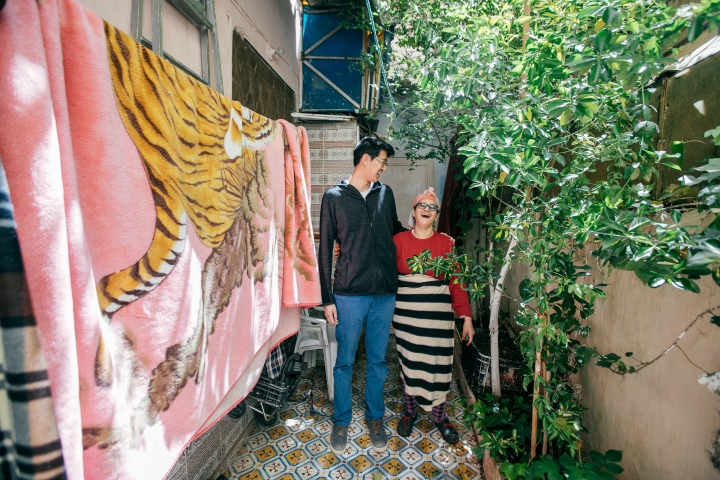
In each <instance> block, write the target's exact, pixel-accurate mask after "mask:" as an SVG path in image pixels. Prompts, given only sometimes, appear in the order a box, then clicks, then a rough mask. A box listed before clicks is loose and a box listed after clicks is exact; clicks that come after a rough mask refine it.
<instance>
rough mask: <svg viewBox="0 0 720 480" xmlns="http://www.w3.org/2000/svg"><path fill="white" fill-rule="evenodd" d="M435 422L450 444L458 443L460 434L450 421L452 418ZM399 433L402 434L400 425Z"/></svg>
mask: <svg viewBox="0 0 720 480" xmlns="http://www.w3.org/2000/svg"><path fill="white" fill-rule="evenodd" d="M401 421H402V420H401ZM433 423H435V426H436V427H437V429H438V430H440V435H442V437H443V439H444V440H445V441H446V442H447V443H449V444H450V445H452V444H453V443H457V442H458V440H460V436H459V435H458V432H457V430H455V427H454V426H453V424H452V423H450V420H448V419H447V418H445V420H443V421H442V422H433ZM398 434H400V428H399V426H398Z"/></svg>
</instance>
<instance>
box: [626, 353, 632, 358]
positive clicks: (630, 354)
mask: <svg viewBox="0 0 720 480" xmlns="http://www.w3.org/2000/svg"><path fill="white" fill-rule="evenodd" d="M625 356H626V357H632V356H633V352H625Z"/></svg>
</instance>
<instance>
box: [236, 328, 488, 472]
mask: <svg viewBox="0 0 720 480" xmlns="http://www.w3.org/2000/svg"><path fill="white" fill-rule="evenodd" d="M387 361H388V378H387V382H386V385H385V399H386V413H385V418H384V421H385V425H386V431H387V432H388V434H389V441H388V449H387V451H385V452H384V453H381V454H378V453H375V452H374V451H373V450H372V448H371V446H370V440H369V438H368V436H367V431H366V426H365V420H364V412H365V409H364V396H365V356H364V349H362V348H361V350H360V352H359V355H358V359H357V361H356V364H355V374H354V378H353V423H352V424H351V425H350V427H349V428H348V446H347V449H346V450H345V455H342V456H336V455H335V454H333V453H332V452H331V451H330V446H329V437H330V431H331V429H332V411H333V407H332V403H331V402H329V401H328V399H327V387H326V382H325V371H324V367H323V365H322V363H321V362H320V361H319V362H318V366H317V367H315V368H314V369H308V368H307V366H305V368H306V369H305V371H303V379H302V381H301V382H300V384H299V386H298V390H297V392H296V394H295V395H294V396H293V397H291V398H290V400H289V401H288V403H287V404H286V405H285V406H284V407H283V408H282V409H281V410H280V420H279V421H278V423H277V424H275V425H274V426H272V427H262V426H257V427H255V429H254V430H253V432H252V433H251V435H250V437H249V438H248V440H247V441H246V442H244V444H243V447H242V448H241V449H240V451H238V452H237V455H236V457H235V458H234V460H233V461H232V465H231V467H230V469H229V471H228V472H226V475H227V476H228V477H229V478H232V479H233V480H236V479H240V480H246V479H247V480H251V479H252V480H256V479H283V480H290V479H344V480H349V479H356V478H361V479H368V480H381V479H383V480H384V479H408V480H410V479H455V478H459V479H476V478H477V479H479V478H480V474H479V470H478V465H477V461H476V460H475V459H474V458H473V455H472V452H471V449H472V446H473V445H474V437H473V435H472V432H471V431H470V430H467V429H465V428H464V427H463V426H462V421H461V412H460V411H459V409H455V408H454V407H452V406H451V405H452V403H453V402H455V401H456V400H458V399H459V398H460V396H459V393H458V388H457V384H456V382H455V381H454V380H453V382H452V389H451V391H450V394H449V400H450V401H449V404H448V417H449V418H450V419H451V421H453V423H455V425H456V426H457V428H458V431H459V432H460V436H461V440H460V442H459V443H457V444H455V445H447V444H446V443H445V441H444V440H443V439H442V436H441V435H440V432H438V430H437V428H435V425H434V424H433V423H432V422H431V421H430V419H429V416H428V415H427V414H424V413H421V414H420V415H419V417H418V420H417V421H416V422H415V428H414V430H413V433H412V436H411V437H410V438H408V439H404V438H401V437H398V436H397V433H396V432H395V428H396V426H397V423H398V421H399V418H400V416H401V415H402V412H403V410H404V403H403V394H402V389H401V387H400V366H399V364H398V361H397V354H396V351H395V341H394V337H391V340H390V345H389V346H388V355H387ZM312 381H314V382H315V388H314V390H313V392H314V395H313V398H314V402H313V403H314V406H315V410H317V411H319V412H321V414H322V415H318V416H316V415H314V414H308V411H309V409H310V403H309V401H308V400H309V396H308V393H309V389H310V386H311V382H312ZM252 413H253V412H252V411H251V410H250V409H248V411H247V414H248V415H252Z"/></svg>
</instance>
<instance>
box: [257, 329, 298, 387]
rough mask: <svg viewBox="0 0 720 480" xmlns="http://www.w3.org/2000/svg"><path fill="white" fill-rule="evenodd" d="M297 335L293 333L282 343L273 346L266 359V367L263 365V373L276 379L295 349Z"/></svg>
mask: <svg viewBox="0 0 720 480" xmlns="http://www.w3.org/2000/svg"><path fill="white" fill-rule="evenodd" d="M296 339H297V335H293V336H291V337H289V338H286V339H285V340H283V341H282V342H280V344H279V345H278V346H277V347H275V348H273V349H272V351H271V352H270V354H269V355H268V357H267V360H265V367H263V372H262V373H263V375H267V376H268V377H269V378H271V379H273V380H275V379H276V378H278V377H279V376H280V374H281V373H282V369H283V365H284V364H285V360H287V359H288V358H290V357H291V356H292V354H293V351H294V349H295V340H296Z"/></svg>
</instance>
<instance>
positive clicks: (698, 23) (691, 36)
mask: <svg viewBox="0 0 720 480" xmlns="http://www.w3.org/2000/svg"><path fill="white" fill-rule="evenodd" d="M704 24H705V17H704V16H702V15H700V16H698V17H696V18H695V20H693V23H692V25H690V29H689V30H688V35H687V36H688V42H690V43H692V42H694V41H695V40H697V38H698V37H699V36H700V34H701V33H702V31H703V25H704Z"/></svg>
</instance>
